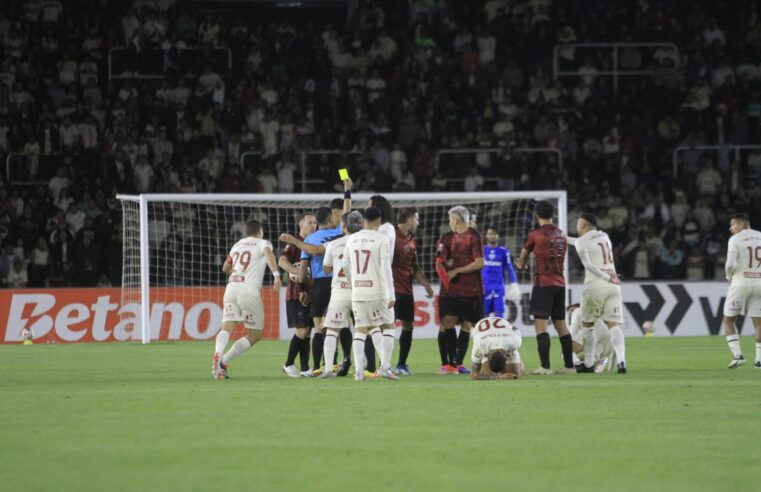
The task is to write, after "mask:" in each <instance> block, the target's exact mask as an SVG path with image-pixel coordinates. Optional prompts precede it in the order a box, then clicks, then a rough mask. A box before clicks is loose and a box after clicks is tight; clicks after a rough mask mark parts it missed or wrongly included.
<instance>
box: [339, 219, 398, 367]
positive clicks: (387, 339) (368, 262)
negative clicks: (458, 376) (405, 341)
mask: <svg viewBox="0 0 761 492" xmlns="http://www.w3.org/2000/svg"><path fill="white" fill-rule="evenodd" d="M363 218H364V227H365V228H364V229H363V230H362V231H360V232H357V233H356V234H352V235H351V237H350V238H349V240H348V242H347V243H346V249H345V250H344V259H343V262H344V263H343V268H344V273H345V274H346V279H347V280H348V281H349V285H350V286H351V301H352V311H353V312H354V323H355V325H356V327H357V328H356V331H355V333H354V363H355V374H356V375H355V377H354V379H356V380H358V381H362V380H364V379H365V373H364V369H365V340H366V339H367V335H368V333H370V334H371V336H372V335H373V334H375V335H376V337H377V335H378V333H379V332H380V327H381V326H390V327H391V328H386V329H384V330H383V334H382V342H380V343H377V342H376V345H378V346H379V348H380V356H381V367H380V370H379V371H378V372H379V373H380V375H381V376H383V377H385V378H388V379H399V376H397V375H396V374H394V373H393V372H391V355H392V353H393V351H394V328H393V323H394V318H393V314H392V313H393V311H392V310H391V309H392V308H393V307H394V302H395V301H396V297H395V294H394V275H393V273H392V271H391V254H392V252H391V249H390V248H389V245H388V241H387V238H386V237H385V236H384V235H383V234H381V233H380V232H378V229H379V228H380V225H381V213H380V211H379V210H378V209H377V208H375V207H369V208H367V209H366V210H365V212H364V214H363ZM376 340H377V338H376Z"/></svg>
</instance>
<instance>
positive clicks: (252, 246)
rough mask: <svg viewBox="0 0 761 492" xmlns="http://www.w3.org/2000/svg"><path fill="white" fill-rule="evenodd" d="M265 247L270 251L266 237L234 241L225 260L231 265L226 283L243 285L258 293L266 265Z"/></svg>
mask: <svg viewBox="0 0 761 492" xmlns="http://www.w3.org/2000/svg"><path fill="white" fill-rule="evenodd" d="M265 249H269V250H270V251H272V244H271V243H270V242H269V241H267V240H266V239H259V238H255V237H245V238H243V239H241V240H240V241H238V242H237V243H235V246H233V247H232V249H231V250H230V255H229V256H228V257H227V262H228V263H230V264H231V265H232V267H233V269H232V272H231V273H230V276H229V277H228V279H227V282H228V284H227V285H228V286H239V287H244V288H246V289H247V290H249V291H251V292H252V293H255V294H256V295H259V294H260V293H261V290H262V282H263V281H264V269H265V267H266V266H267V257H266V256H264V250H265Z"/></svg>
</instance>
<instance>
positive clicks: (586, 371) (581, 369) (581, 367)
mask: <svg viewBox="0 0 761 492" xmlns="http://www.w3.org/2000/svg"><path fill="white" fill-rule="evenodd" d="M576 372H578V373H581V374H594V373H595V368H594V367H587V366H585V365H584V364H579V365H578V366H576Z"/></svg>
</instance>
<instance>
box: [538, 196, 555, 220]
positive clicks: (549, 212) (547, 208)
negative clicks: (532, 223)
mask: <svg viewBox="0 0 761 492" xmlns="http://www.w3.org/2000/svg"><path fill="white" fill-rule="evenodd" d="M534 213H535V214H536V216H537V217H539V218H540V219H544V220H547V219H551V218H552V216H553V215H554V214H555V206H554V205H553V204H552V203H550V202H548V201H547V200H542V201H541V202H537V204H536V207H535V208H534Z"/></svg>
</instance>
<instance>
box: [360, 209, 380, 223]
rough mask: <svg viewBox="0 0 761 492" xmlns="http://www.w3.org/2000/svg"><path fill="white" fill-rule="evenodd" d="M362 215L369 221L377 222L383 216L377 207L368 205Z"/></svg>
mask: <svg viewBox="0 0 761 492" xmlns="http://www.w3.org/2000/svg"><path fill="white" fill-rule="evenodd" d="M362 217H363V218H364V219H365V220H366V221H368V222H375V221H376V220H378V219H380V218H381V211H380V210H379V209H377V208H375V207H368V208H366V209H365V211H364V212H363V213H362Z"/></svg>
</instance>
